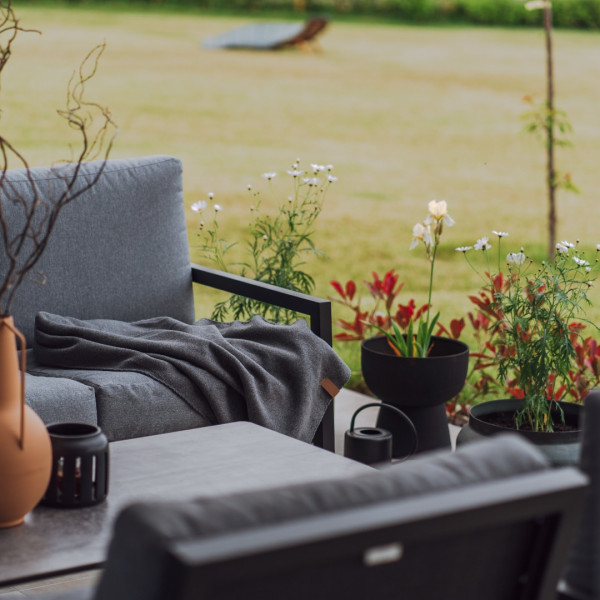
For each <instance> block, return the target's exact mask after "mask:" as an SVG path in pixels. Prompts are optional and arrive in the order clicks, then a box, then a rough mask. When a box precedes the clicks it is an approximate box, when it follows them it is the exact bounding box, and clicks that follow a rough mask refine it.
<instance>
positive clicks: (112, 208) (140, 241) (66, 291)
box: [0, 156, 194, 345]
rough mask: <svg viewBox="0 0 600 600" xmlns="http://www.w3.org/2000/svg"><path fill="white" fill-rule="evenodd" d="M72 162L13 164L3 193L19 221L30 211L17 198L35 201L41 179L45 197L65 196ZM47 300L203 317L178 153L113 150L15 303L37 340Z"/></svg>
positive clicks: (66, 308)
mask: <svg viewBox="0 0 600 600" xmlns="http://www.w3.org/2000/svg"><path fill="white" fill-rule="evenodd" d="M102 164H103V163H102V161H93V162H89V163H84V164H83V166H82V169H81V172H80V175H79V177H80V179H78V185H82V186H83V185H84V184H85V182H86V181H89V180H90V179H91V178H93V176H94V174H95V173H97V172H98V170H99V169H101V167H102ZM70 168H72V166H69V165H63V166H56V167H39V168H33V169H31V170H30V171H29V172H27V171H25V170H24V169H14V170H9V171H7V174H6V178H5V180H4V182H3V185H2V186H1V189H0V199H1V202H2V211H3V213H4V216H5V219H6V221H7V223H8V227H9V230H10V231H14V230H15V228H16V227H17V226H18V224H19V223H22V222H23V218H24V216H23V209H22V206H21V205H20V204H19V203H18V202H17V203H15V202H13V201H11V200H12V199H14V198H15V197H19V198H21V199H23V200H25V201H26V202H31V201H32V199H33V196H34V192H33V187H32V186H35V190H36V192H37V194H38V195H39V197H40V198H42V199H43V198H48V197H56V196H57V195H59V194H61V193H62V192H63V191H64V188H65V184H64V173H65V171H66V170H68V169H70ZM0 252H3V251H2V250H1V249H0ZM5 269H6V256H5V255H4V254H0V274H1V273H2V272H3V270H5ZM36 273H40V275H39V276H38V275H36ZM42 278H43V280H44V283H43V284H41V283H40V280H41V279H42ZM40 310H44V311H48V312H52V313H57V314H62V315H68V316H73V317H77V318H80V319H93V318H107V319H118V320H122V321H134V320H139V319H143V318H148V317H153V316H163V315H166V316H171V317H174V318H176V319H179V320H182V321H185V322H188V323H189V322H192V321H193V319H194V308H193V295H192V280H191V268H190V257H189V248H188V238H187V230H186V224H185V210H184V204H183V184H182V166H181V162H180V161H179V160H178V159H177V158H174V157H170V156H148V157H142V158H132V159H114V160H109V161H107V163H106V165H105V166H104V171H103V172H102V175H101V177H100V179H99V181H98V182H97V183H96V184H95V185H94V186H93V187H92V188H91V189H90V190H88V191H86V192H84V193H83V194H82V195H81V196H80V197H78V198H76V199H75V200H74V201H73V202H71V203H70V204H68V205H67V206H66V207H65V208H64V209H63V210H62V212H61V213H60V216H59V218H58V220H57V223H56V226H55V229H54V231H53V233H52V236H51V238H50V241H49V243H48V246H47V248H46V251H45V252H44V254H43V256H42V258H41V259H40V261H39V263H38V265H37V267H36V269H35V272H33V273H32V277H30V278H29V279H28V280H26V281H25V282H24V284H23V285H22V287H21V288H20V289H19V291H18V292H17V294H16V296H15V301H14V303H13V306H12V308H11V314H12V315H13V316H14V318H15V322H16V325H17V327H19V329H21V331H22V332H23V333H24V334H25V336H26V338H27V341H28V345H29V344H31V341H32V339H33V326H34V318H35V315H36V313H37V312H39V311H40Z"/></svg>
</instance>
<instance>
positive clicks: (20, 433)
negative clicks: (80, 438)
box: [0, 316, 52, 527]
mask: <svg viewBox="0 0 600 600" xmlns="http://www.w3.org/2000/svg"><path fill="white" fill-rule="evenodd" d="M15 337H16V338H18V339H19V340H20V342H21V373H19V360H18V355H17V348H16V343H15ZM51 468H52V448H51V446H50V436H49V435H48V432H47V430H46V427H45V425H44V423H43V422H42V420H41V419H40V418H39V417H38V416H37V415H36V414H35V412H33V410H32V409H31V408H29V406H27V405H26V404H25V338H24V337H23V335H22V334H21V333H20V332H19V331H18V330H17V329H16V328H15V326H14V322H13V318H12V317H9V316H3V317H0V481H1V482H2V492H1V493H0V527H12V526H13V525H18V524H19V523H22V522H23V520H24V519H25V515H26V514H27V513H28V512H29V511H30V510H32V509H33V508H34V507H35V505H36V504H37V503H38V502H39V501H40V499H41V498H42V496H43V495H44V492H45V491H46V487H47V486H48V481H49V480H50V471H51Z"/></svg>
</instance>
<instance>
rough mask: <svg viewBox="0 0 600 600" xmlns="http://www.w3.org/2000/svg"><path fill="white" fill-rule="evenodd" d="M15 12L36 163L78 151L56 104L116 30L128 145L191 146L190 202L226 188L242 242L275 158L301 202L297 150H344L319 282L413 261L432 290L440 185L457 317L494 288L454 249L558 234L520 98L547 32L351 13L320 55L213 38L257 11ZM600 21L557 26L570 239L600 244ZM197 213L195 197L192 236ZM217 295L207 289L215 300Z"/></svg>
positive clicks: (323, 236)
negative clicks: (549, 226) (566, 124)
mask: <svg viewBox="0 0 600 600" xmlns="http://www.w3.org/2000/svg"><path fill="white" fill-rule="evenodd" d="M17 10H18V13H19V16H20V17H21V20H22V25H23V26H24V27H31V28H37V29H40V30H42V31H43V35H41V36H38V35H36V34H22V36H20V38H19V40H18V41H17V44H16V46H15V53H14V56H13V58H11V61H10V63H9V66H8V67H7V69H6V72H5V74H4V80H3V87H2V99H1V102H2V107H3V114H2V125H3V127H4V130H3V134H4V135H5V136H7V137H8V138H9V139H11V140H12V141H13V142H14V143H15V145H17V146H18V147H20V148H21V149H22V150H23V151H24V152H25V153H26V155H27V156H28V157H29V159H30V161H31V163H32V164H46V163H48V162H51V161H55V160H57V159H59V158H63V157H66V156H68V149H67V147H66V141H67V140H68V135H67V133H65V132H64V131H63V130H61V129H60V127H61V126H62V125H61V122H60V120H59V119H58V117H55V115H54V109H55V108H58V107H60V106H61V103H62V102H63V96H64V90H65V85H66V82H67V80H68V78H69V76H70V73H71V71H72V69H73V68H74V67H75V66H76V65H77V64H78V63H79V61H80V60H81V59H82V58H83V56H85V54H86V53H87V51H88V50H89V49H90V48H91V47H92V46H93V45H95V44H96V43H99V42H102V41H103V40H105V41H106V43H107V49H106V52H105V55H104V57H103V59H102V63H101V66H100V70H99V72H98V74H97V76H96V78H95V80H94V81H93V82H92V85H90V91H91V92H93V93H94V94H95V96H96V97H97V98H98V100H99V101H101V102H103V103H106V104H108V105H109V106H110V107H111V110H112V113H113V115H114V118H115V120H116V121H117V123H118V124H119V125H120V135H119V138H118V140H117V143H116V146H115V149H114V152H113V156H114V157H127V156H136V155H141V154H153V153H166V154H173V155H175V156H178V157H180V158H181V159H182V160H183V163H184V169H185V197H186V202H187V203H188V204H191V203H192V202H194V201H196V200H201V199H204V198H206V195H207V194H208V193H209V192H213V193H214V194H215V201H217V202H219V203H220V204H221V205H223V207H224V210H223V213H222V218H221V222H222V225H223V227H224V230H225V231H226V232H227V235H228V237H230V238H231V239H233V238H235V237H236V236H237V235H238V234H239V233H240V231H242V230H243V228H244V226H245V225H246V223H247V221H248V214H249V213H248V210H249V207H250V204H251V202H250V198H249V196H248V193H247V191H246V187H247V184H248V183H252V184H253V185H254V186H255V188H258V187H259V186H261V185H264V183H265V182H264V180H262V179H261V177H260V175H261V174H262V173H263V172H265V171H278V172H279V173H280V174H281V175H280V177H279V178H278V179H277V180H276V181H275V186H274V190H275V192H276V194H277V198H281V199H284V198H286V197H287V195H288V194H289V190H290V186H289V181H287V180H286V179H287V176H285V177H284V175H283V174H284V173H285V170H286V169H288V168H289V167H290V165H291V164H292V162H293V161H294V160H295V159H296V158H300V159H301V160H302V163H303V164H304V165H308V164H309V163H311V162H319V163H333V164H334V165H335V173H336V174H337V175H338V177H339V182H338V183H337V184H335V186H334V187H332V189H331V190H330V193H329V195H328V199H327V203H326V207H325V210H324V212H323V214H322V216H321V217H320V223H319V229H318V233H317V236H316V240H317V242H318V245H319V247H320V248H321V249H322V250H324V251H325V252H326V254H327V256H328V258H326V259H323V260H318V261H315V262H314V263H313V264H312V265H311V272H312V273H313V274H314V275H315V278H316V280H317V290H316V292H317V294H318V295H321V296H327V295H329V294H330V287H329V283H328V282H329V280H330V279H340V280H343V281H345V280H346V279H348V278H355V279H358V280H362V279H364V278H367V277H369V274H370V272H371V270H377V271H379V272H384V271H385V270H387V269H390V268H396V269H397V270H398V271H399V272H400V273H401V279H402V280H404V281H405V282H406V287H405V290H406V296H405V298H406V299H408V298H409V297H410V296H411V295H413V293H414V295H416V296H417V298H418V299H420V300H424V298H425V293H426V285H427V276H428V271H427V263H426V262H425V259H424V258H423V253H422V251H421V249H420V248H419V249H415V250H414V251H413V252H412V253H409V251H408V246H409V244H410V234H411V229H412V226H413V224H414V223H415V222H416V221H417V220H420V219H421V218H423V217H424V216H425V212H426V206H427V202H428V201H429V200H431V199H433V198H436V199H446V200H447V201H448V203H449V208H450V213H451V215H452V216H453V217H454V219H455V221H456V225H455V227H453V228H452V229H449V230H447V232H446V234H445V239H444V241H443V248H442V254H441V258H440V261H439V267H438V270H437V274H436V289H435V292H434V303H435V305H436V307H437V308H440V309H441V310H442V318H444V317H446V318H450V317H451V316H453V315H455V314H457V313H459V312H462V311H464V310H465V309H466V308H467V307H468V302H467V300H466V294H467V293H471V292H473V291H474V290H475V288H476V285H477V281H476V279H475V277H474V275H473V274H472V273H471V271H470V270H469V269H468V268H467V267H466V265H465V263H464V261H463V259H462V257H461V256H457V255H455V254H454V252H453V249H454V247H455V246H459V245H464V244H468V243H472V242H473V241H474V240H475V239H476V238H477V237H480V236H482V235H486V234H489V232H490V230H492V229H501V230H504V231H509V232H510V234H511V237H510V238H509V239H508V241H509V242H510V243H511V244H510V245H511V248H508V246H507V250H508V249H513V248H514V249H515V250H518V248H519V247H520V246H521V245H525V247H526V248H531V247H534V248H535V249H537V251H538V252H539V251H540V249H543V248H545V243H546V241H545V239H546V238H545V223H546V221H545V218H546V200H545V190H544V155H543V149H542V147H541V144H540V143H539V142H538V141H536V140H535V139H533V138H531V137H528V136H527V135H526V134H524V133H522V132H521V130H522V122H521V120H520V114H521V113H522V112H523V111H524V110H525V105H524V104H523V102H522V100H521V99H522V96H523V95H524V94H527V93H538V94H539V95H540V99H541V98H542V94H543V90H544V47H543V34H542V32H541V31H538V30H531V29H527V30H507V29H489V28H470V27H464V28H463V27H451V28H450V27H449V28H436V27H410V26H398V25H394V26H391V25H390V26H386V25H376V24H360V23H335V22H334V23H332V25H331V27H330V29H329V30H328V31H327V32H326V33H325V35H324V36H323V38H322V42H321V46H322V52H320V53H303V52H299V51H296V50H290V51H285V52H264V53H263V52H246V51H237V52H227V51H209V50H206V49H204V48H202V47H201V40H202V39H203V38H205V37H207V36H210V35H214V34H217V33H219V32H222V31H226V30H228V29H230V28H232V27H235V26H237V25H240V24H243V23H245V22H246V21H245V20H244V19H241V18H236V19H233V18H217V17H206V16H199V15H193V14H181V15H177V14H159V13H153V12H151V11H146V12H138V13H127V12H122V11H118V12H110V11H107V10H103V11H99V12H98V11H96V12H95V11H93V10H83V9H63V8H25V7H23V8H22V7H18V9H17ZM598 35H599V34H598V33H597V32H586V33H584V32H569V31H562V30H561V31H557V32H556V33H555V58H556V82H557V103H558V105H559V107H561V108H563V109H564V110H566V111H567V112H568V114H569V117H570V120H571V122H572V124H573V127H574V135H573V142H574V147H573V148H570V149H566V150H564V151H561V152H560V153H559V155H558V162H559V165H558V166H559V168H560V169H562V170H563V171H571V172H572V173H573V178H574V180H575V182H576V183H577V184H578V185H579V187H580V188H581V189H582V194H581V195H578V196H574V195H568V194H561V195H560V197H559V221H560V222H559V236H560V238H561V239H562V238H567V239H569V240H575V239H576V238H580V239H581V240H582V243H583V244H589V245H590V247H593V248H595V245H596V243H599V242H600V234H598V231H597V230H598V223H600V191H599V190H600V168H599V163H598V150H599V145H600V111H599V110H598V100H599V98H600V44H599V43H598ZM277 186H279V187H277ZM265 201H266V199H265ZM197 224H198V218H197V215H195V214H193V213H191V212H190V216H189V227H190V232H191V240H192V243H193V242H194V231H195V228H196V227H197ZM90 226H93V224H90ZM212 301H213V298H212V297H209V299H205V300H200V309H201V310H202V311H203V312H207V311H209V310H210V309H209V305H210V303H211V302H212ZM596 315H600V310H599V309H595V310H594V313H593V315H592V316H594V318H595V317H596Z"/></svg>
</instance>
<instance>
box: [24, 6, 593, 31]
mask: <svg viewBox="0 0 600 600" xmlns="http://www.w3.org/2000/svg"><path fill="white" fill-rule="evenodd" d="M22 1H23V2H29V3H30V4H40V3H44V1H47V0H22ZM63 3H64V4H85V5H107V4H111V3H115V4H118V3H120V4H125V5H128V6H135V5H136V4H137V5H151V6H154V7H165V8H177V7H182V8H183V7H185V8H187V9H189V8H196V9H202V10H209V11H214V12H229V13H244V14H248V13H250V14H253V15H257V16H258V15H261V14H263V15H269V16H273V15H279V16H282V17H284V16H286V17H291V16H297V15H298V14H314V13H321V14H325V15H328V16H330V17H332V18H333V17H336V16H337V17H342V16H343V17H344V18H352V17H353V16H355V17H359V18H364V17H365V16H368V17H373V18H378V19H383V20H395V21H402V22H412V23H419V24H424V23H475V24H482V25H499V26H505V27H506V26H508V27H516V26H538V25H540V24H541V14H540V12H538V11H534V12H530V11H527V10H525V8H524V7H523V2H520V1H519V0H135V1H134V2H129V3H124V1H123V0H63ZM552 4H553V12H554V26H555V27H564V28H579V29H598V28H600V0H553V2H552Z"/></svg>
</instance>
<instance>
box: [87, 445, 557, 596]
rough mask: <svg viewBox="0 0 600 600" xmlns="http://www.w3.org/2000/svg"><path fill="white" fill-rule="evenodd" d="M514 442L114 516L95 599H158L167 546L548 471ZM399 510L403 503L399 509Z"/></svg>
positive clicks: (530, 450) (132, 509) (141, 505)
mask: <svg viewBox="0 0 600 600" xmlns="http://www.w3.org/2000/svg"><path fill="white" fill-rule="evenodd" d="M547 468H549V467H548V463H547V462H546V461H545V459H544V458H543V456H542V455H541V454H540V453H539V452H538V451H537V450H536V449H535V448H534V447H533V446H531V445H530V444H528V443H527V442H526V441H524V440H521V439H519V438H518V437H517V436H506V437H500V436H499V437H496V438H494V439H490V440H486V441H483V442H480V443H477V444H472V445H468V446H464V447H463V448H461V449H460V450H459V451H458V452H456V453H455V454H451V453H448V452H444V453H439V454H433V455H429V456H424V457H422V458H418V459H415V460H411V461H409V462H407V463H403V464H402V465H400V466H395V467H392V468H390V469H386V470H383V471H375V470H374V471H373V473H369V474H366V475H361V476H358V477H352V478H348V479H341V480H340V479H337V480H331V481H320V482H314V483H308V484H303V485H296V486H290V487H286V488H278V489H270V490H265V491H259V492H248V493H242V494H236V495H231V496H226V497H221V498H201V499H198V500H196V501H194V502H188V503H163V504H158V503H156V504H154V503H139V504H135V505H132V506H130V507H128V508H126V509H125V510H124V511H123V512H122V513H121V514H120V516H119V517H118V520H117V524H116V528H115V535H114V537H113V540H112V543H111V546H110V550H109V558H108V568H107V569H106V571H105V572H104V574H103V576H102V578H101V580H100V584H99V587H98V592H97V595H96V598H97V599H98V600H108V599H109V598H114V597H117V596H118V595H119V594H121V596H120V597H127V598H128V599H129V600H136V599H140V600H141V599H144V600H152V598H156V597H157V596H156V594H157V593H159V590H160V589H161V586H164V585H167V582H166V581H165V580H164V577H165V576H164V572H163V568H164V565H165V560H164V558H165V556H164V552H165V542H167V541H169V540H177V541H184V540H195V539H198V538H202V537H207V536H216V535H221V534H225V533H228V532H233V531H239V530H243V529H248V528H257V527H262V526H264V525H268V524H275V523H281V522H285V521H290V520H293V519H300V518H303V517H309V516H314V515H322V514H327V513H333V512H334V511H339V510H343V509H349V508H358V507H363V506H367V505H370V504H373V503H377V502H385V501H391V500H395V499H401V498H407V497H411V496H416V495H421V494H427V493H438V492H441V491H442V490H449V489H453V488H460V487H464V486H467V485H471V484H477V483H483V482H489V481H493V480H497V479H502V478H508V477H513V476H517V475H524V474H528V473H533V472H536V471H540V470H543V469H547ZM398 510H402V509H401V503H399V505H398Z"/></svg>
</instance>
